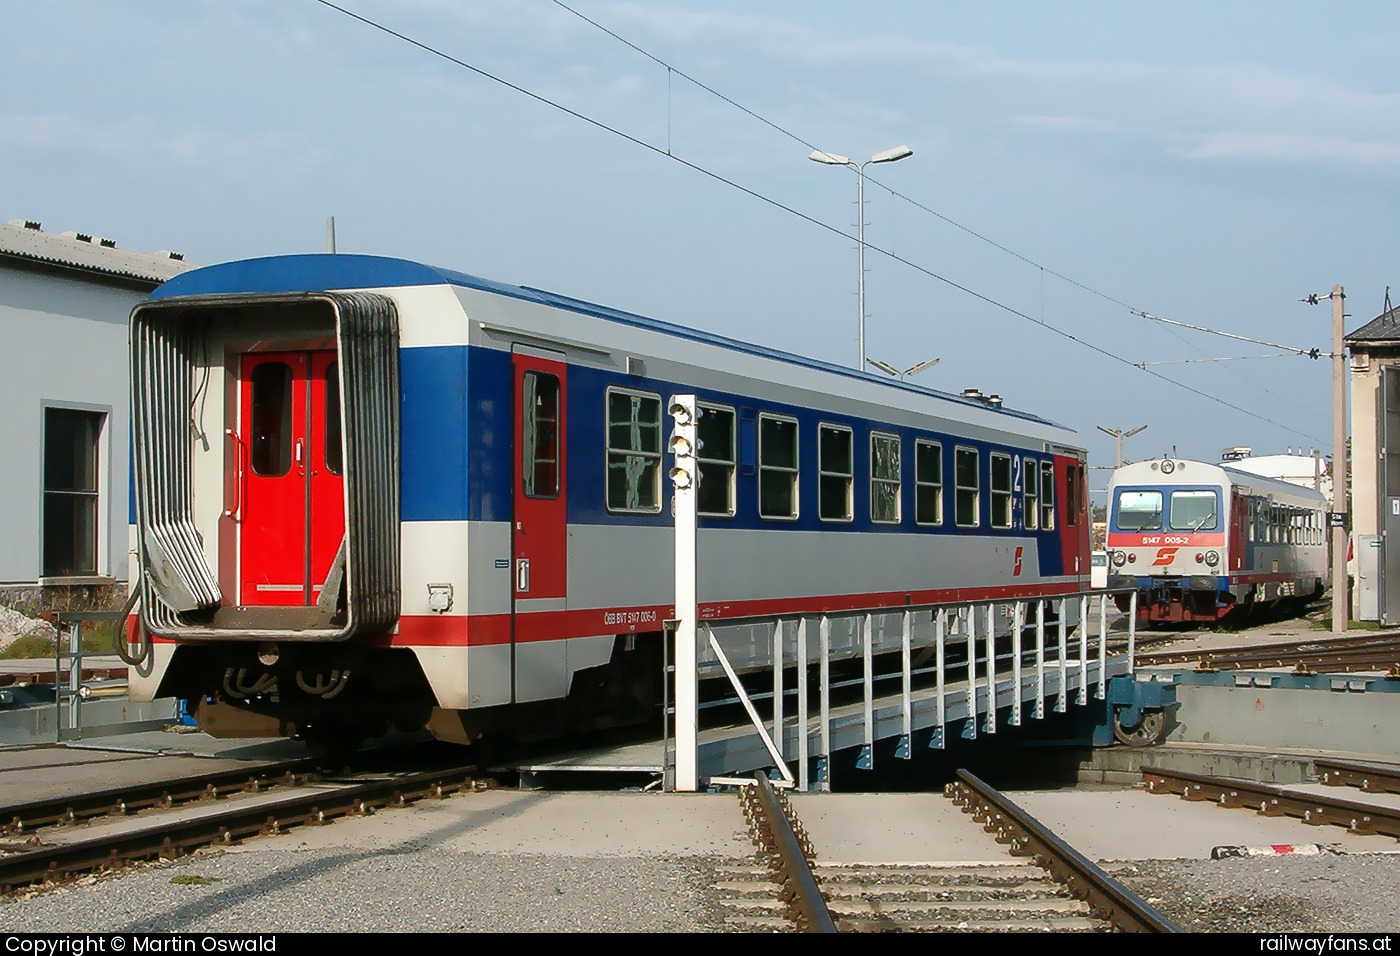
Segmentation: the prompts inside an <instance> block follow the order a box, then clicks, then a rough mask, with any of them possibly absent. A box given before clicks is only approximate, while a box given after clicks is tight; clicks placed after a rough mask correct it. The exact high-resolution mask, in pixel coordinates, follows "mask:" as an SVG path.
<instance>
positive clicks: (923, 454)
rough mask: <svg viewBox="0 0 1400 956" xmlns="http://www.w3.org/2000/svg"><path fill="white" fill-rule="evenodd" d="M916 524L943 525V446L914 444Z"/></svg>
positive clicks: (928, 443) (923, 442) (925, 442)
mask: <svg viewBox="0 0 1400 956" xmlns="http://www.w3.org/2000/svg"><path fill="white" fill-rule="evenodd" d="M914 523H915V524H935V525H936V524H942V523H943V446H942V445H940V444H938V443H937V442H931V441H925V440H924V439H922V438H920V439H919V440H917V441H916V442H914Z"/></svg>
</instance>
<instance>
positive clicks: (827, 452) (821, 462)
mask: <svg viewBox="0 0 1400 956" xmlns="http://www.w3.org/2000/svg"><path fill="white" fill-rule="evenodd" d="M853 451H854V441H853V438H852V433H851V430H850V429H849V428H847V427H845V426H844V425H818V426H817V498H818V501H817V513H818V515H819V516H820V517H821V520H823V521H850V520H851V512H852V510H853V505H852V502H853V498H854V496H853V494H852V491H851V489H852V487H853V485H854V484H855V462H854V458H853Z"/></svg>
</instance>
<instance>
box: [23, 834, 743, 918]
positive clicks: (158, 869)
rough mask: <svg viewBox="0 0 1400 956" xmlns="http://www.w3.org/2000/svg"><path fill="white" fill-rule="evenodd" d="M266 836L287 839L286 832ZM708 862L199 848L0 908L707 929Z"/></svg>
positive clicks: (33, 912) (711, 864)
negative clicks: (183, 855) (174, 860)
mask: <svg viewBox="0 0 1400 956" xmlns="http://www.w3.org/2000/svg"><path fill="white" fill-rule="evenodd" d="M278 839H286V840H289V841H292V840H295V839H296V836H295V835H294V834H293V835H289V836H287V837H282V838H278ZM718 862H719V861H718V859H715V860H709V859H704V858H697V857H681V858H666V857H649V858H645V859H639V858H627V857H621V858H619V857H599V858H584V857H568V856H554V855H549V856H546V855H520V854H509V855H507V854H479V853H461V852H452V851H442V850H437V849H433V848H429V847H421V846H419V847H402V848H394V849H373V850H364V849H348V848H347V849H339V850H337V849H324V848H316V849H313V848H305V849H302V848H297V847H289V848H287V849H277V850H265V851H263V852H258V853H220V852H210V851H201V852H200V853H198V854H195V855H194V856H192V857H188V858H186V859H184V860H182V861H179V862H177V863H173V864H164V865H155V866H144V867H141V868H139V869H137V870H136V871H134V872H127V873H125V874H123V875H119V876H114V877H107V878H98V879H95V880H94V879H93V878H91V877H89V878H86V879H84V880H83V881H81V882H80V883H79V884H77V885H71V886H65V887H59V888H55V889H51V890H47V891H44V892H42V893H40V894H38V895H35V896H32V897H31V898H27V899H24V898H20V899H11V900H7V901H5V902H3V903H0V927H3V928H4V929H5V930H7V931H12V932H48V933H61V932H84V931H89V932H205V931H207V932H244V933H246V932H258V931H261V932H297V931H310V932H317V931H336V932H347V931H348V932H369V931H383V932H395V933H397V932H453V931H456V932H462V931H465V932H508V933H512V932H513V933H518V932H550V933H580V932H615V933H633V932H716V931H721V930H722V929H723V917H722V915H721V914H720V913H719V912H718V911H717V909H716V907H715V905H714V903H713V901H712V900H710V899H709V897H710V896H712V894H711V893H710V892H709V887H711V886H712V885H713V884H714V882H715V875H714V874H715V867H716V865H717V863H718Z"/></svg>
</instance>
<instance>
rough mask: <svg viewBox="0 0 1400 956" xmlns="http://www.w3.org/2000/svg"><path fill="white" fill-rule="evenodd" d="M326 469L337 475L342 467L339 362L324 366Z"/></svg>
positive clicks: (342, 469)
mask: <svg viewBox="0 0 1400 956" xmlns="http://www.w3.org/2000/svg"><path fill="white" fill-rule="evenodd" d="M324 385H325V389H326V471H329V472H330V473H331V474H333V475H338V474H340V473H341V472H342V471H344V468H343V467H342V464H343V463H342V462H341V454H340V444H341V438H340V363H339V362H332V363H331V364H329V365H327V366H326V378H325V383H324Z"/></svg>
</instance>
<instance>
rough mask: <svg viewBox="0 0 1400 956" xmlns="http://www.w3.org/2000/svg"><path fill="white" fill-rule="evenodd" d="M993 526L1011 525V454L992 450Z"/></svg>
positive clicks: (1004, 526) (1003, 526) (1007, 526)
mask: <svg viewBox="0 0 1400 956" xmlns="http://www.w3.org/2000/svg"><path fill="white" fill-rule="evenodd" d="M992 527H993V528H1009V527H1011V456H1010V455H1003V454H1000V453H999V452H992Z"/></svg>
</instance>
